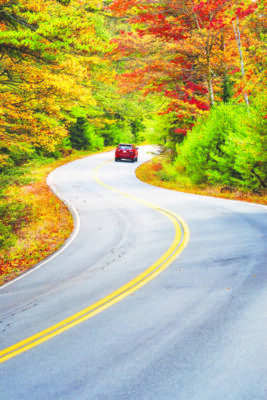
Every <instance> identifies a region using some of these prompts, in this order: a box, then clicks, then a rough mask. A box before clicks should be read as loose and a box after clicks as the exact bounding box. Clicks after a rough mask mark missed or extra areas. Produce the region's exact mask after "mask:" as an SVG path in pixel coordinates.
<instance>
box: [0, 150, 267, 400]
mask: <svg viewBox="0 0 267 400" xmlns="http://www.w3.org/2000/svg"><path fill="white" fill-rule="evenodd" d="M147 150H149V148H148V147H143V148H141V149H140V156H139V160H140V161H139V162H144V161H146V160H147V159H149V158H150V157H151V155H150V154H149V153H147ZM135 168H136V164H133V163H129V162H118V163H115V162H114V155H113V152H110V153H103V154H97V155H94V156H91V157H87V158H84V159H82V160H78V161H75V162H72V163H70V164H67V165H64V166H62V167H60V168H58V169H56V170H55V171H54V172H53V173H52V174H51V175H50V176H49V184H50V185H51V186H52V187H53V188H54V190H56V191H57V192H58V193H60V195H61V196H63V197H64V198H65V199H66V200H68V201H69V202H70V203H71V205H72V207H73V213H74V216H75V220H76V230H75V232H74V233H73V236H72V237H71V238H70V240H69V241H68V242H67V244H66V246H65V247H64V248H63V249H62V250H61V251H60V252H59V253H58V254H57V255H56V256H53V257H51V258H50V259H49V260H48V261H46V262H45V263H42V264H39V265H38V266H37V268H36V269H33V270H31V272H30V273H29V274H26V275H24V276H22V277H21V278H19V279H17V280H15V281H13V282H12V283H10V284H8V285H5V286H3V287H2V288H1V289H0V342H1V349H2V351H1V352H0V363H1V364H0V399H1V400H24V399H25V400H54V399H60V400H61V399H64V400H135V399H136V400H266V399H267V262H266V260H267V247H266V243H267V207H265V206H259V205H253V204H248V203H242V202H238V201H230V200H223V199H215V198H209V197H203V196H196V195H190V194H186V193H179V192H173V191H168V190H164V189H160V188H156V187H152V186H149V185H147V184H145V183H142V182H140V181H138V180H137V178H136V177H135V174H134V170H135ZM189 231H190V239H189ZM188 239H189V242H188V244H187V241H188ZM176 256H177V257H176ZM144 271H145V272H144ZM128 282H131V283H130V284H128ZM110 294H111V295H110Z"/></svg>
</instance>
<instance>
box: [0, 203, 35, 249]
mask: <svg viewBox="0 0 267 400" xmlns="http://www.w3.org/2000/svg"><path fill="white" fill-rule="evenodd" d="M29 214H30V209H29V206H28V205H25V204H23V203H18V202H4V201H2V202H0V248H7V247H9V246H11V245H12V244H13V242H14V240H15V238H16V231H17V230H18V229H19V228H21V227H22V226H24V225H25V224H26V223H27V218H28V216H29Z"/></svg>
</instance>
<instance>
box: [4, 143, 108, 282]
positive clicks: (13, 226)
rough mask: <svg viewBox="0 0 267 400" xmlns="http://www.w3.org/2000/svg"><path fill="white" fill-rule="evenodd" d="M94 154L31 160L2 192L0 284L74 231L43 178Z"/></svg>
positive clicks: (86, 152)
mask: <svg viewBox="0 0 267 400" xmlns="http://www.w3.org/2000/svg"><path fill="white" fill-rule="evenodd" d="M109 149H110V148H106V149H105V150H106V151H108V150H109ZM102 151H103V150H102ZM95 153H96V152H88V151H73V153H72V154H70V155H68V156H67V157H64V158H61V159H58V160H54V159H48V160H47V159H44V160H33V161H32V162H31V163H30V164H29V165H28V166H27V168H26V169H25V171H24V173H23V176H22V177H21V178H20V179H19V180H18V181H16V183H14V182H13V183H12V184H11V186H8V187H7V189H6V190H5V191H4V195H2V199H1V203H2V205H3V210H4V211H3V215H2V216H1V219H2V221H3V223H2V226H1V228H2V229H1V235H0V245H1V247H0V285H2V284H4V283H6V282H8V281H10V280H12V279H14V278H15V277H16V276H18V275H20V274H21V273H23V272H25V271H27V270H28V269H30V268H31V267H33V266H34V265H36V264H37V263H38V262H40V261H41V260H43V259H45V258H46V257H48V256H49V255H51V254H52V253H54V252H55V251H56V250H58V249H59V248H60V247H61V246H62V245H63V244H64V242H65V241H66V240H67V238H68V237H69V236H70V235H71V232H72V231H73V228H74V225H73V219H72V215H71V213H70V211H69V209H68V208H67V206H66V205H65V204H64V203H63V202H62V201H61V200H59V199H58V198H57V197H56V196H55V195H54V193H53V192H52V191H51V189H50V188H49V187H48V186H47V184H46V177H47V175H48V174H49V173H50V172H51V171H52V170H54V169H55V168H57V167H59V166H60V165H63V164H66V163H68V162H70V161H74V160H77V159H79V158H82V157H85V156H87V155H90V154H95ZM0 212H1V205H0ZM8 229H9V230H12V232H10V231H8ZM1 239H2V241H1Z"/></svg>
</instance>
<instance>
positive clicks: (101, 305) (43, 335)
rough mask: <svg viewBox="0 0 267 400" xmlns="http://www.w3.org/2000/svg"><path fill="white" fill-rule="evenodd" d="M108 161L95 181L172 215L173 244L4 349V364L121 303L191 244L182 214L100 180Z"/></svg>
mask: <svg viewBox="0 0 267 400" xmlns="http://www.w3.org/2000/svg"><path fill="white" fill-rule="evenodd" d="M105 164H106V163H103V164H101V165H100V166H98V167H97V168H96V169H95V170H94V179H95V181H96V182H97V183H99V184H100V185H101V186H103V187H105V188H107V189H109V190H112V191H115V192H117V193H119V194H120V195H122V196H125V197H128V198H131V199H133V200H135V201H137V202H139V203H141V204H143V205H145V206H147V207H150V208H153V209H155V210H157V211H158V212H160V213H162V214H164V215H165V216H166V217H168V218H169V219H170V220H171V221H172V223H173V225H174V227H175V237H174V240H173V242H172V244H171V246H170V247H169V249H168V250H167V251H166V252H165V253H164V254H163V255H162V256H161V257H160V258H159V259H158V260H157V261H156V262H155V263H154V264H152V265H151V266H150V267H149V268H147V269H146V270H145V271H144V272H142V273H141V274H140V275H138V276H137V277H136V278H134V279H132V280H131V281H129V282H128V283H127V284H125V285H123V286H122V287H120V288H119V289H117V290H115V291H114V292H112V293H110V294H109V295H108V296H106V297H104V298H103V299H101V300H99V301H97V302H95V303H93V304H92V305H90V306H89V307H87V308H85V309H83V310H81V311H79V312H78V313H76V314H74V315H72V316H70V317H69V318H66V319H64V320H63V321H61V322H59V323H57V324H55V325H52V326H50V327H49V328H47V329H44V330H42V331H40V332H38V333H36V334H35V335H32V336H30V337H28V338H26V339H24V340H22V341H20V342H18V343H16V344H14V345H13V346H10V347H7V348H5V349H3V350H1V351H0V363H3V362H5V361H7V360H9V359H10V358H13V357H15V356H17V355H18V354H21V353H23V352H25V351H27V350H29V349H32V348H33V347H36V346H38V345H39V344H41V343H43V342H45V341H47V340H49V339H51V338H53V337H54V336H57V335H59V334H60V333H62V332H64V331H66V330H68V329H70V328H72V327H74V326H76V325H78V324H80V323H81V322H83V321H85V320H87V319H89V318H92V317H94V316H95V315H97V314H99V313H100V312H102V311H104V310H106V309H107V308H108V307H111V306H112V305H114V304H116V303H118V302H119V301H121V300H122V299H124V298H125V297H127V296H129V295H130V294H132V293H134V292H135V291H137V290H138V289H140V288H141V287H143V286H144V285H146V284H147V283H148V282H150V281H151V280H152V279H154V278H155V277H156V276H158V275H159V274H160V273H161V272H162V271H163V270H165V269H166V268H167V267H168V266H169V265H170V264H171V263H172V262H173V261H174V259H175V258H176V257H177V256H178V255H179V254H180V253H181V252H182V251H183V250H184V248H185V246H186V245H187V243H188V240H189V228H188V226H187V224H186V223H185V222H184V221H183V219H182V218H181V217H179V216H178V215H177V214H175V213H174V212H172V211H169V210H167V209H164V208H161V207H158V206H157V205H155V204H153V203H149V202H147V201H144V200H142V199H139V198H137V197H135V196H132V195H129V194H128V193H125V192H122V191H120V190H118V189H116V188H113V187H112V186H110V185H107V184H105V183H104V182H102V181H100V179H99V178H98V176H97V172H98V170H99V169H100V168H101V167H103V165H105ZM182 233H183V234H182Z"/></svg>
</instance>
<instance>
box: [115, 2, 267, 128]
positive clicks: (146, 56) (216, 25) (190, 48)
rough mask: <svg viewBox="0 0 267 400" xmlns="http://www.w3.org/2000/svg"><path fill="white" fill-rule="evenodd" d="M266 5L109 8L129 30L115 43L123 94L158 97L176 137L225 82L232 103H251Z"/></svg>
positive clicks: (259, 74)
mask: <svg viewBox="0 0 267 400" xmlns="http://www.w3.org/2000/svg"><path fill="white" fill-rule="evenodd" d="M264 4H265V2H264V1H261V0H257V1H254V2H251V1H233V0H202V1H200V0H194V1H188V0H179V1H178V0H174V1H160V2H154V1H144V0H135V1H134V0H131V1H124V0H115V1H113V3H112V4H111V6H110V7H109V8H110V10H111V11H112V12H113V13H114V14H115V15H118V16H123V15H124V16H125V17H127V18H128V19H129V23H130V24H131V26H132V29H131V31H124V32H121V35H120V37H119V38H116V39H115V42H116V43H117V48H116V51H115V52H114V58H116V59H121V60H124V62H126V65H127V66H128V71H126V72H125V73H123V74H122V75H121V76H120V79H121V88H122V90H123V91H131V90H139V91H140V90H141V91H142V92H143V93H145V94H151V93H154V94H158V95H161V96H163V98H164V99H165V103H164V107H163V110H160V111H161V112H162V113H167V114H172V119H173V122H174V129H175V133H181V134H184V132H185V131H187V130H188V129H189V130H190V129H191V127H192V126H193V124H194V123H195V120H196V118H197V117H198V115H201V114H203V113H205V112H206V111H208V110H209V109H210V107H212V106H213V105H214V104H215V103H216V102H218V101H221V100H222V99H223V98H224V99H225V98H227V94H225V93H224V91H225V90H227V89H226V88H227V83H229V82H231V86H232V88H233V94H232V96H233V97H234V98H236V101H238V102H245V101H246V103H247V104H249V103H248V98H249V97H250V96H253V95H254V94H255V93H256V91H257V87H258V85H259V83H261V84H262V82H263V79H264V68H263V51H262V49H263V41H262V33H263V31H264V28H263V27H264V22H265V19H264V13H263V10H264ZM244 66H245V67H244ZM175 125H178V126H176V127H175Z"/></svg>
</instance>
